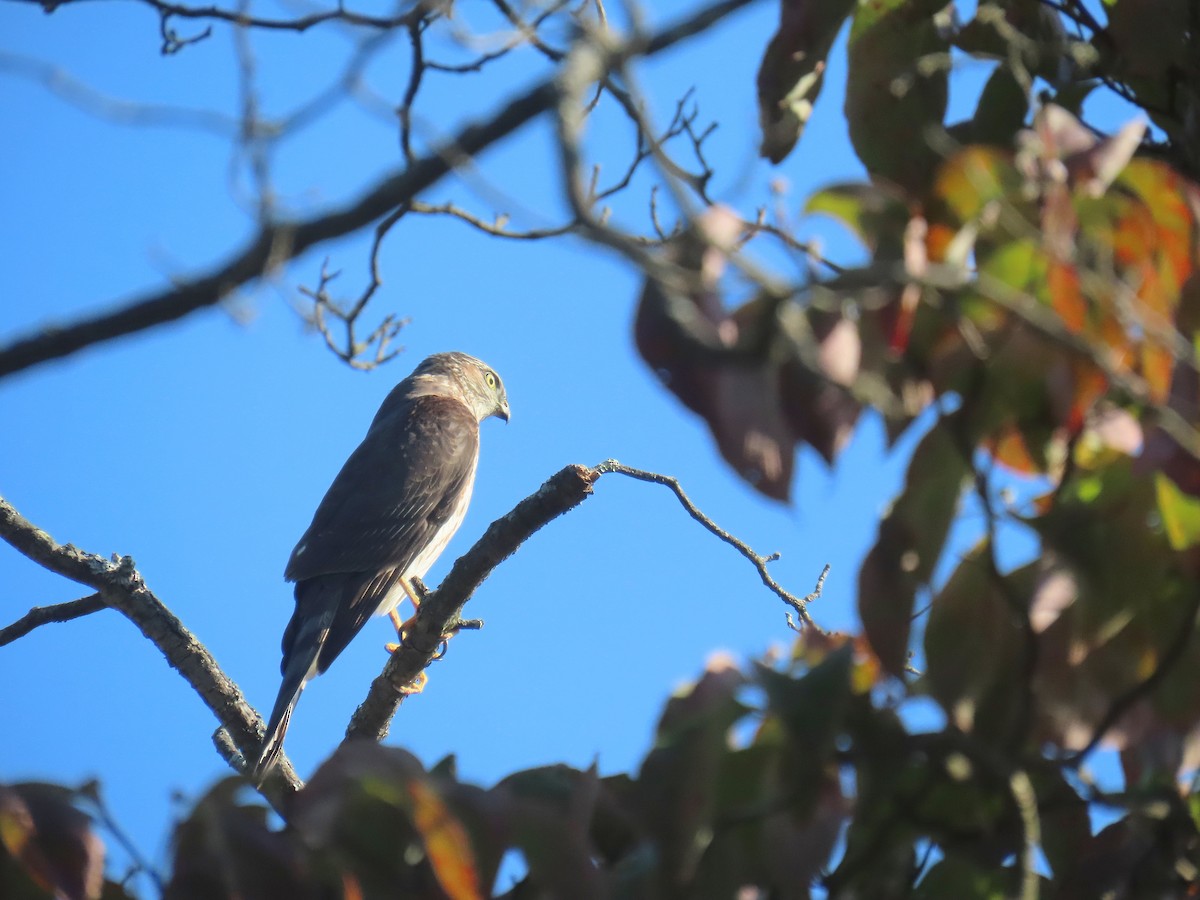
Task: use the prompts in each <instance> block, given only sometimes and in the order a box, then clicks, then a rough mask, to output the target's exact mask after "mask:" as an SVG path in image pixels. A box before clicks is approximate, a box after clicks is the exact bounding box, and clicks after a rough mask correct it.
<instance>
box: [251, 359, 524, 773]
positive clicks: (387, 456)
mask: <svg viewBox="0 0 1200 900" xmlns="http://www.w3.org/2000/svg"><path fill="white" fill-rule="evenodd" d="M488 416H499V417H500V418H502V419H504V421H506V422H507V421H508V417H509V410H508V397H507V395H506V394H505V392H504V385H503V383H501V381H500V376H499V375H497V374H496V373H495V371H494V370H492V369H491V368H489V367H488V366H487V365H485V364H484V363H483V362H481V361H480V360H478V359H475V357H473V356H467V355H466V354H465V353H437V354H435V355H433V356H431V357H429V358H428V359H426V360H425V361H424V362H422V363H421V364H420V365H419V366H417V368H416V370H415V371H414V372H413V373H412V374H411V375H409V376H408V377H407V378H405V379H404V380H403V381H401V382H400V383H399V384H398V385H396V387H395V388H393V389H392V392H391V393H390V394H388V396H387V399H386V400H384V401H383V405H382V406H381V407H380V408H379V412H377V413H376V414H375V419H374V421H372V422H371V427H370V428H369V429H368V430H367V436H366V437H365V438H364V439H363V442H362V443H361V444H359V445H358V449H356V450H355V451H354V452H353V453H352V454H351V455H350V458H349V459H348V460H346V464H345V465H344V466H342V470H341V471H340V472H338V475H337V477H336V478H335V479H334V480H333V484H332V485H330V488H329V490H328V491H327V492H326V493H325V498H324V499H323V500H322V501H321V505H320V506H318V507H317V512H316V515H314V516H313V520H312V524H311V525H309V526H308V530H307V531H306V532H304V536H303V537H302V538H300V542H299V543H298V544H296V549H294V550H293V551H292V557H291V559H289V560H288V564H287V569H286V571H285V572H284V578H286V579H287V580H288V581H294V582H296V611H295V612H294V613H292V619H291V621H290V622H288V626H287V629H286V630H285V631H284V633H283V662H282V663H281V665H280V670H281V671H282V672H283V684H282V685H281V686H280V688H279V697H278V698H277V699H276V700H275V708H274V709H273V710H272V711H271V719H270V721H269V722H268V723H267V731H266V737H265V738H264V740H263V746H262V753H261V754H260V756H259V759H258V763H257V764H256V765H255V767H254V774H255V775H256V777H257V778H259V779H261V778H262V777H263V776H264V775H265V774H266V772H267V771H268V770H269V769H270V767H271V765H272V764H273V763H274V761H275V758H276V756H277V755H278V754H279V750H280V747H281V746H282V745H283V736H284V733H285V732H286V731H287V726H288V720H289V719H290V718H291V716H292V710H293V709H294V708H295V706H296V701H298V700H299V699H300V692H301V691H303V690H304V686H305V684H306V683H307V682H308V680H309V679H310V678H312V677H313V676H315V675H320V674H321V673H322V672H324V671H325V670H326V669H328V668H329V665H330V663H332V662H333V661H334V660H335V659H337V656H338V654H339V653H341V652H342V650H344V649H345V648H346V645H347V644H348V643H350V640H351V638H353V637H354V635H356V634H357V633H358V631H359V629H361V628H362V627H363V625H364V624H365V623H366V621H367V619H369V618H370V617H371V616H372V615H375V614H376V613H388V612H391V611H392V610H394V609H395V607H396V605H397V604H398V603H400V601H401V600H403V599H404V597H405V595H406V594H409V592H410V579H412V578H414V577H416V578H420V577H422V576H423V575H424V574H425V573H426V571H428V569H429V567H430V566H431V565H433V561H434V560H435V559H437V558H438V555H439V554H440V553H441V552H442V551H443V550H444V549H445V548H446V544H447V543H449V541H450V538H451V536H452V535H453V534H454V532H455V531H457V530H458V526H459V525H461V524H462V521H463V517H464V516H465V515H466V512H467V504H468V503H469V502H470V500H471V487H472V485H473V484H474V482H475V465H476V463H477V462H478V461H479V423H480V422H482V421H483V420H484V419H486V418H487V417H488ZM410 596H411V595H410ZM395 621H398V619H396V620H395Z"/></svg>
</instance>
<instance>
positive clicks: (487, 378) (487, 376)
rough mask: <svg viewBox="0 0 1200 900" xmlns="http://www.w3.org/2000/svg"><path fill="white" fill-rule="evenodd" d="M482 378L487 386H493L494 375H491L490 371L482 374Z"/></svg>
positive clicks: (494, 384)
mask: <svg viewBox="0 0 1200 900" xmlns="http://www.w3.org/2000/svg"><path fill="white" fill-rule="evenodd" d="M483 380H484V381H486V382H487V386H488V387H490V388H494V387H495V386H496V376H495V375H493V374H492V373H491V372H487V373H485V374H484V376H483Z"/></svg>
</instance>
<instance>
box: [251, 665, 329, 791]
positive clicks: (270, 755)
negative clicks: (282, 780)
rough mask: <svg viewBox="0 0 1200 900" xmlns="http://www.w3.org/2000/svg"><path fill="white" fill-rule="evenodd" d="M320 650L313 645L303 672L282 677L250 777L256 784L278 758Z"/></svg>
mask: <svg viewBox="0 0 1200 900" xmlns="http://www.w3.org/2000/svg"><path fill="white" fill-rule="evenodd" d="M320 649H321V648H320V645H319V644H316V645H314V646H313V649H312V653H311V654H310V655H309V659H308V665H306V666H305V668H304V669H303V670H301V669H300V668H299V666H296V667H294V668H293V669H289V671H288V672H287V673H286V674H285V675H284V677H283V684H282V685H280V687H279V696H278V697H276V698H275V708H274V709H272V710H271V718H270V719H269V720H268V722H267V731H266V734H265V736H264V738H263V745H262V751H261V752H260V753H259V755H258V762H256V763H255V764H254V769H253V772H252V776H251V777H252V778H253V779H254V781H256V782H259V783H261V782H262V780H263V778H264V777H266V774H267V773H268V772H269V771H271V767H272V766H274V765H275V761H276V760H277V759H278V758H279V751H280V750H282V749H283V736H284V735H285V734H287V728H288V723H289V722H291V720H292V710H294V709H295V708H296V704H297V703H298V702H299V701H300V694H301V693H303V691H304V685H305V683H306V682H307V681H308V679H307V678H306V677H305V676H306V675H307V674H308V669H309V668H310V667H311V665H312V663H313V661H314V660H315V659H316V657H317V653H318V652H319V651H320ZM297 661H299V660H297Z"/></svg>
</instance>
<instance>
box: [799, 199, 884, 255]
mask: <svg viewBox="0 0 1200 900" xmlns="http://www.w3.org/2000/svg"><path fill="white" fill-rule="evenodd" d="M804 212H805V213H806V214H809V215H814V214H819V215H826V216H831V217H832V218H834V219H836V220H837V221H839V222H841V223H842V224H843V225H845V226H846V227H847V228H849V229H850V230H851V231H852V232H854V235H855V237H857V238H858V239H859V240H860V241H862V242H863V244H864V245H865V246H866V247H867V248H868V249H869V250H871V251H872V253H873V254H874V255H875V256H877V257H882V258H885V259H900V258H902V257H903V246H902V236H903V234H904V227H905V225H906V224H907V222H908V206H907V204H906V203H905V202H904V197H903V196H902V195H901V194H900V192H899V191H897V190H896V189H895V188H891V187H888V186H886V185H878V184H865V183H845V184H834V185H830V186H829V187H827V188H824V189H823V190H820V191H817V193H815V194H813V195H812V196H811V197H809V198H808V202H807V203H806V204H805V205H804Z"/></svg>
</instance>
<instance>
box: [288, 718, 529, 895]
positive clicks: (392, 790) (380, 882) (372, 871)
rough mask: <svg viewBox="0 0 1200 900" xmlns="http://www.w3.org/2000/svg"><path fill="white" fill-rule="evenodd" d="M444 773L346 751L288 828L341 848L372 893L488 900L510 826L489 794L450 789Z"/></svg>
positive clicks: (359, 746)
mask: <svg viewBox="0 0 1200 900" xmlns="http://www.w3.org/2000/svg"><path fill="white" fill-rule="evenodd" d="M438 772H439V774H434V773H427V772H426V771H425V768H424V766H422V765H421V762H420V760H418V759H417V758H416V757H415V756H413V755H412V754H411V753H409V752H407V751H405V750H402V749H400V748H397V747H383V746H380V745H379V744H376V743H375V742H374V741H349V742H346V743H344V744H342V746H341V747H339V748H338V750H337V752H335V753H334V754H333V756H331V757H330V758H329V759H328V760H326V761H325V762H324V763H323V764H322V765H321V767H320V768H319V769H318V770H317V772H316V774H314V775H313V777H312V779H311V780H310V781H309V782H308V784H307V785H306V786H305V788H304V790H302V791H301V792H300V793H299V794H298V795H297V797H296V800H295V805H294V809H293V811H292V817H291V824H292V825H293V826H294V827H295V828H297V829H298V830H300V831H301V832H302V833H303V834H304V836H305V839H306V841H308V843H309V844H311V845H313V846H319V847H331V848H336V849H337V850H338V852H339V853H340V854H342V855H344V856H345V857H346V858H347V859H349V860H350V861H351V862H352V871H354V872H355V873H356V874H357V875H358V877H359V878H360V880H361V881H362V882H363V883H364V884H366V885H367V886H368V887H371V886H375V887H376V888H386V889H387V890H391V891H395V890H398V889H399V887H400V886H406V890H407V891H409V892H410V893H411V894H412V895H414V896H417V895H422V894H423V893H429V894H432V895H434V896H441V895H442V894H443V893H444V894H445V895H446V896H447V897H450V898H454V900H465V898H473V897H480V896H483V892H484V891H485V890H486V889H487V888H488V887H490V886H491V884H492V882H493V880H494V879H495V876H496V871H497V869H498V868H499V864H500V859H501V858H502V856H503V854H504V852H505V851H506V850H507V849H508V846H509V844H508V838H509V832H510V831H511V825H510V823H508V822H506V820H505V815H504V813H503V809H502V808H501V806H500V805H498V803H497V802H496V801H495V800H494V799H493V798H491V797H490V795H489V792H486V791H483V790H481V789H479V788H477V787H474V786H471V785H466V784H460V783H458V782H457V781H455V780H454V778H453V765H449V764H447V765H442V766H440V767H439V769H438ZM389 885H390V887H387V886H389Z"/></svg>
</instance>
